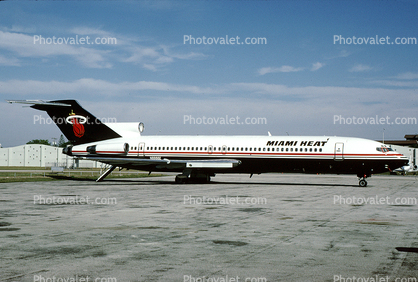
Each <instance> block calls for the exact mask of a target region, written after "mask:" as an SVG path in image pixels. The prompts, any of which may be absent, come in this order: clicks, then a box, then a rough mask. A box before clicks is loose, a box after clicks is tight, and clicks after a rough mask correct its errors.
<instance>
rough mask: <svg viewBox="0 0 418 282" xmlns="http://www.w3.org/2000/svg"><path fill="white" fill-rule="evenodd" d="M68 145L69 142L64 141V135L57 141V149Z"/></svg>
mask: <svg viewBox="0 0 418 282" xmlns="http://www.w3.org/2000/svg"><path fill="white" fill-rule="evenodd" d="M69 144H71V142H69V141H65V138H64V135H62V134H61V136H60V139H59V140H58V147H61V148H65V147H67V145H69Z"/></svg>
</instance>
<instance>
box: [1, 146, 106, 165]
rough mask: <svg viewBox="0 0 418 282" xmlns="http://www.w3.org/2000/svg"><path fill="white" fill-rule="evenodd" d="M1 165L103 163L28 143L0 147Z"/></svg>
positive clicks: (50, 147) (60, 149)
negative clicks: (80, 158)
mask: <svg viewBox="0 0 418 282" xmlns="http://www.w3.org/2000/svg"><path fill="white" fill-rule="evenodd" d="M0 166H32V167H52V166H60V167H65V168H74V167H91V168H93V167H100V166H101V163H99V162H95V161H87V160H77V159H75V158H73V157H70V156H67V155H65V154H63V153H62V148H60V147H53V146H48V145H40V144H26V145H22V146H17V147H11V148H0Z"/></svg>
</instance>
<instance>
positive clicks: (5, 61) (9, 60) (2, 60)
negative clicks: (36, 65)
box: [0, 55, 20, 66]
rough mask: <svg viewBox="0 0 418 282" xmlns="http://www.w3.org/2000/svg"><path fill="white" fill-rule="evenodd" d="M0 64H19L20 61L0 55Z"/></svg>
mask: <svg viewBox="0 0 418 282" xmlns="http://www.w3.org/2000/svg"><path fill="white" fill-rule="evenodd" d="M0 66H20V62H19V60H18V59H16V58H6V57H4V56H2V55H0Z"/></svg>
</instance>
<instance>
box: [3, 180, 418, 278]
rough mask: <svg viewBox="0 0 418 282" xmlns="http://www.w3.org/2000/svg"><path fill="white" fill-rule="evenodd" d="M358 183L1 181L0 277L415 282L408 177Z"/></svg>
mask: <svg viewBox="0 0 418 282" xmlns="http://www.w3.org/2000/svg"><path fill="white" fill-rule="evenodd" d="M368 182H369V185H368V186H367V187H364V188H362V187H359V186H358V181H357V178H356V177H355V176H344V175H304V174H262V175H254V176H253V177H252V178H251V179H250V178H249V177H248V175H217V176H216V177H214V178H213V182H212V183H210V184H183V185H181V184H175V183H174V176H167V177H155V178H141V179H111V180H107V181H106V180H105V181H104V182H102V183H96V182H94V181H51V182H31V183H3V184H0V193H1V194H0V195H1V196H0V197H1V198H0V231H1V232H0V254H1V257H0V281H8V282H9V281H33V282H37V281H42V282H65V281H70V282H71V281H73V282H93V281H96V282H99V281H100V282H122V281H185V282H187V281H189V282H212V281H213V282H214V281H220V282H222V281H224V282H226V281H227V282H237V281H248V282H249V281H252V282H262V281H263V282H265V281H344V282H353V281H356V282H359V281H397V282H398V281H399V282H401V281H417V280H416V279H418V253H417V250H418V216H417V214H418V205H417V199H418V193H417V186H418V185H417V178H416V177H414V176H407V177H402V176H374V177H372V178H370V179H368ZM397 248H398V249H397ZM350 279H351V280H350ZM360 279H362V280H360ZM367 279H368V280H367ZM372 279H375V280H372ZM378 279H380V280H378ZM397 279H398V280H397ZM401 279H404V280H401ZM405 279H410V280H405ZM411 279H415V280H411Z"/></svg>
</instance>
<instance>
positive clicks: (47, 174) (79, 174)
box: [0, 167, 163, 183]
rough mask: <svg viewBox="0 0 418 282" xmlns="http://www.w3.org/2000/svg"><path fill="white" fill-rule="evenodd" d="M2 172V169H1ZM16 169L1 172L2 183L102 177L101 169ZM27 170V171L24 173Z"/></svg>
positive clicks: (124, 174) (116, 175) (135, 175)
mask: <svg viewBox="0 0 418 282" xmlns="http://www.w3.org/2000/svg"><path fill="white" fill-rule="evenodd" d="M0 170H2V168H0ZM9 170H15V169H8V170H3V171H0V183H12V182H38V181H57V180H87V181H88V180H91V181H95V180H96V179H97V178H98V177H99V176H100V169H76V170H65V171H64V172H60V173H51V170H45V171H42V168H31V169H29V170H38V171H33V172H31V171H27V170H28V169H27V167H24V168H20V169H18V170H22V171H9ZM23 170H25V171H23ZM158 176H163V174H151V175H148V173H141V172H136V171H129V172H127V171H114V172H112V173H111V174H110V175H108V176H107V177H106V179H115V178H116V179H117V178H143V177H158Z"/></svg>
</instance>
